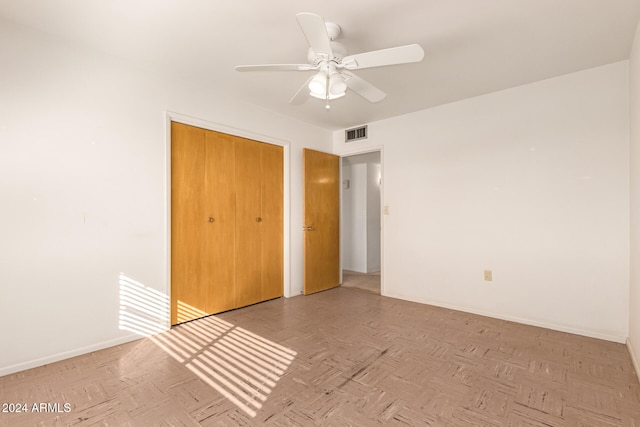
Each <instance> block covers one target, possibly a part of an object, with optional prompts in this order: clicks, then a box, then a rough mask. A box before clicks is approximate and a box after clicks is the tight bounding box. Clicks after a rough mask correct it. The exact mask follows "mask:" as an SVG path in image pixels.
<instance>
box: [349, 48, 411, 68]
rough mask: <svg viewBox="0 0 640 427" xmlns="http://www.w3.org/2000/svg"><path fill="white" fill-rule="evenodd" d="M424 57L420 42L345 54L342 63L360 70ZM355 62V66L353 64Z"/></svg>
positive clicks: (404, 62)
mask: <svg viewBox="0 0 640 427" xmlns="http://www.w3.org/2000/svg"><path fill="white" fill-rule="evenodd" d="M422 58H424V50H422V47H420V45H418V44H410V45H406V46H399V47H392V48H389V49H381V50H374V51H371V52H365V53H358V54H356V55H349V56H345V57H344V58H343V59H342V64H344V67H345V68H347V69H349V70H359V69H362V68H371V67H383V66H385V65H396V64H406V63H409V62H420V61H422ZM354 62H355V66H354V65H353V63H354ZM350 63H351V64H350Z"/></svg>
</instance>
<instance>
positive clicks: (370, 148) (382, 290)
mask: <svg viewBox="0 0 640 427" xmlns="http://www.w3.org/2000/svg"><path fill="white" fill-rule="evenodd" d="M376 152H379V153H380V175H381V182H380V295H382V296H385V295H386V293H385V287H384V270H385V268H384V211H383V206H384V200H385V199H384V145H372V146H367V147H362V148H360V149H355V150H351V151H346V152H343V153H340V154H336V155H337V156H340V219H341V221H340V283H342V254H343V253H344V252H343V248H342V159H343V158H344V157H351V156H357V155H359V154H367V153H376Z"/></svg>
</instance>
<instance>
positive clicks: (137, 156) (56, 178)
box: [0, 22, 331, 375]
mask: <svg viewBox="0 0 640 427" xmlns="http://www.w3.org/2000/svg"><path fill="white" fill-rule="evenodd" d="M160 74H161V72H160V71H154V72H146V71H142V70H138V69H135V68H133V67H131V66H130V65H128V64H125V63H122V62H120V61H119V60H117V59H115V58H112V57H108V56H104V55H102V54H99V53H97V52H93V51H88V50H85V49H84V48H82V47H79V46H74V45H67V44H66V43H65V42H62V41H54V40H53V39H52V38H50V37H49V36H44V35H42V34H40V33H36V32H32V31H31V30H27V29H25V28H22V27H18V26H14V25H13V24H10V23H9V22H0V200H2V202H1V204H0V236H1V237H0V280H1V281H2V284H1V286H0V289H1V292H2V296H1V297H0V330H1V332H2V350H1V351H0V375H3V374H6V373H9V372H13V371H17V370H21V369H25V368H28V367H31V366H36V365H38V364H42V363H46V362H49V361H52V360H57V359H60V358H63V357H68V356H71V355H75V354H80V353H83V352H86V351H89V350H93V349H97V348H102V347H104V346H108V345H112V344H115V343H119V342H123V341H127V340H130V339H132V338H135V336H132V335H131V333H130V332H128V331H123V330H120V329H119V281H120V273H123V274H124V275H126V277H128V278H130V279H132V280H134V281H137V282H139V283H141V284H142V285H144V286H146V287H148V288H150V289H153V290H156V291H159V292H160V293H161V294H164V295H165V297H166V294H167V293H168V291H169V283H168V274H167V272H168V265H167V253H168V246H167V245H168V237H167V232H168V216H167V210H168V185H167V179H168V175H167V135H166V129H167V118H166V114H167V111H174V112H178V113H180V114H183V115H186V116H192V117H196V118H199V119H202V120H206V121H210V122H214V123H219V124H222V125H224V126H225V127H226V128H237V129H240V130H243V131H248V132H251V133H253V134H260V135H266V136H268V137H269V138H272V139H275V140H278V141H283V143H285V144H286V145H287V146H288V148H287V150H288V152H289V155H290V163H289V164H288V165H287V167H288V168H289V172H290V180H289V181H290V182H289V183H287V184H288V185H289V187H288V188H287V189H286V191H285V194H286V202H287V203H288V204H289V205H290V221H289V222H290V224H289V226H290V230H291V233H290V236H291V241H290V242H285V251H286V252H285V254H286V255H287V256H288V257H289V259H288V260H287V264H286V266H288V267H289V268H290V271H288V272H287V276H290V289H287V293H290V294H291V295H296V294H299V293H301V291H302V233H301V232H299V230H300V229H301V227H302V202H301V200H302V163H301V161H302V153H301V149H302V146H303V145H304V146H305V147H310V148H314V149H318V150H323V151H330V150H331V134H330V133H329V132H327V131H324V130H321V129H319V128H315V127H311V126H309V125H306V124H302V123H300V122H296V121H293V120H290V119H286V118H284V117H282V116H279V115H275V114H273V113H270V112H268V111H264V110H261V109H258V108H255V107H252V106H249V105H244V104H241V103H239V102H237V101H234V100H232V99H225V98H224V97H223V96H222V95H221V94H220V93H217V92H216V91H213V90H210V89H207V88H203V87H195V86H191V85H189V84H187V83H185V82H180V81H175V80H171V79H168V78H164V77H162V76H161V75H160ZM288 273H290V275H289V274H288Z"/></svg>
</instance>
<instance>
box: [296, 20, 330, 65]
mask: <svg viewBox="0 0 640 427" xmlns="http://www.w3.org/2000/svg"><path fill="white" fill-rule="evenodd" d="M296 17H297V18H298V24H300V28H302V32H303V33H304V36H305V37H306V38H307V42H309V46H310V47H311V50H313V52H314V53H315V54H316V55H319V54H323V55H327V57H329V58H331V56H332V53H331V40H329V35H328V34H327V27H326V26H325V24H324V19H322V16H319V15H316V14H314V13H298V14H297V15H296Z"/></svg>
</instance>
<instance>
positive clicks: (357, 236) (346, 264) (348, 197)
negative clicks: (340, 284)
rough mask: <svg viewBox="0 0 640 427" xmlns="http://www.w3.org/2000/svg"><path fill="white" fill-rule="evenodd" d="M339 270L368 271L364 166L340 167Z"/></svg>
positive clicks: (365, 170) (365, 175)
mask: <svg viewBox="0 0 640 427" xmlns="http://www.w3.org/2000/svg"><path fill="white" fill-rule="evenodd" d="M345 180H348V181H349V188H344V187H343V188H342V233H341V236H342V268H343V269H344V270H350V271H357V272H361V273H366V271H367V165H366V164H365V163H361V164H356V165H343V167H342V182H343V183H344V182H345Z"/></svg>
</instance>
